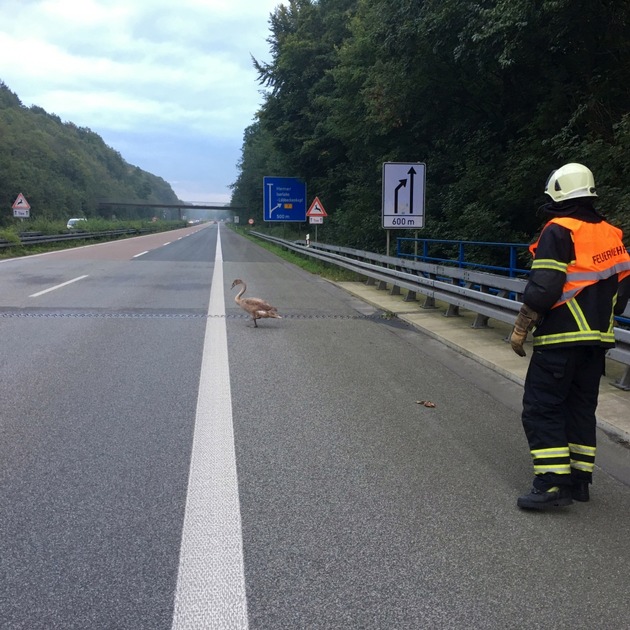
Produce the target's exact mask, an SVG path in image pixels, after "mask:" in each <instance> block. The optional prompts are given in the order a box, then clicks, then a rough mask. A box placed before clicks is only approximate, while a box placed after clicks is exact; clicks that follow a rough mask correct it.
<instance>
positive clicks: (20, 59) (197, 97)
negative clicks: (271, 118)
mask: <svg viewBox="0 0 630 630" xmlns="http://www.w3.org/2000/svg"><path fill="white" fill-rule="evenodd" d="M280 4H282V0H176V1H173V0H0V81H2V82H4V83H5V85H6V86H7V87H8V88H9V89H10V90H11V91H12V92H14V93H15V94H16V95H17V96H18V98H19V99H20V101H21V102H22V104H23V105H25V106H27V107H30V106H31V105H37V106H39V107H42V108H43V109H44V110H46V111H47V112H48V113H49V114H56V115H57V116H59V118H61V120H62V121H63V122H72V123H74V124H75V125H77V126H78V127H88V128H89V129H91V130H92V131H94V132H95V133H97V134H98V135H99V136H101V137H102V138H103V140H104V141H105V143H106V144H107V145H108V146H110V147H112V148H113V149H114V150H116V151H118V153H120V154H121V156H122V157H123V159H124V160H126V161H127V162H129V163H130V164H132V165H134V166H139V167H140V168H141V169H142V170H144V171H148V172H149V173H153V174H154V175H157V176H159V177H162V178H163V179H164V180H166V181H167V182H168V183H169V184H170V185H171V187H172V188H173V190H174V191H175V194H176V195H177V197H178V198H179V199H180V200H182V201H188V202H195V201H197V202H200V201H202V202H217V203H227V202H229V200H230V196H231V193H230V189H229V185H230V184H231V183H233V182H235V181H236V178H237V177H238V168H237V166H236V165H237V162H238V160H239V159H240V156H241V147H242V143H243V132H244V131H245V129H246V127H248V126H249V125H250V124H252V122H253V121H254V117H255V115H256V112H257V111H258V110H259V108H260V106H261V104H262V102H263V96H262V90H263V88H262V86H261V85H260V84H259V83H258V81H257V73H256V70H255V68H254V67H253V63H252V56H253V57H254V58H256V59H257V60H258V61H262V62H268V61H271V55H270V52H269V43H268V42H267V39H268V38H269V36H270V31H269V16H270V14H271V13H273V11H274V10H275V8H276V7H277V6H278V5H280Z"/></svg>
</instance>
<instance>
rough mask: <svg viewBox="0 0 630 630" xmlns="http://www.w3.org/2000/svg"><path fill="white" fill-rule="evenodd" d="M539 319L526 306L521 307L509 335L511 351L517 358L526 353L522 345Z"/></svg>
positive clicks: (534, 312)
mask: <svg viewBox="0 0 630 630" xmlns="http://www.w3.org/2000/svg"><path fill="white" fill-rule="evenodd" d="M539 319H540V315H539V314H538V313H537V312H536V311H532V309H531V308H529V306H527V305H526V304H523V306H521V310H520V311H519V313H518V316H517V317H516V321H515V322H514V328H513V329H512V334H511V335H510V345H511V346H512V350H514V352H516V354H518V356H519V357H524V356H525V354H526V353H525V349H524V348H523V344H524V343H525V340H526V339H527V333H528V332H529V331H530V330H531V329H532V328H533V327H534V326H535V325H536V324H537V322H538V320H539Z"/></svg>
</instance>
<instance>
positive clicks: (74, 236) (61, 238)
mask: <svg viewBox="0 0 630 630" xmlns="http://www.w3.org/2000/svg"><path fill="white" fill-rule="evenodd" d="M152 231H153V230H150V229H148V228H147V229H135V228H130V229H121V230H106V231H103V232H81V231H80V230H76V231H73V232H69V233H67V234H39V233H35V232H31V233H29V234H21V235H20V242H19V243H14V242H12V241H6V240H3V239H0V249H5V248H7V247H17V246H23V245H41V244H48V243H63V242H65V241H78V240H91V239H95V238H118V237H119V236H128V235H140V234H147V233H150V232H152Z"/></svg>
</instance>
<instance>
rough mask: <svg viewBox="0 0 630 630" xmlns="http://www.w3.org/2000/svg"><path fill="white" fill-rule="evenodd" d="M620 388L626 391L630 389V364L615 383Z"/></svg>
mask: <svg viewBox="0 0 630 630" xmlns="http://www.w3.org/2000/svg"><path fill="white" fill-rule="evenodd" d="M613 385H614V386H615V387H617V388H618V389H623V391H624V392H629V391H630V366H628V367H627V368H626V370H625V372H624V373H623V375H622V376H620V377H619V380H618V381H615V382H614V383H613Z"/></svg>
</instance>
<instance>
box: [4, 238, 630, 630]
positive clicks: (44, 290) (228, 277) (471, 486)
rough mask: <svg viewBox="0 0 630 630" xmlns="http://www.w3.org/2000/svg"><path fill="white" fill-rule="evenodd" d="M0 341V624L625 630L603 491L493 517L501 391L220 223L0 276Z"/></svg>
mask: <svg viewBox="0 0 630 630" xmlns="http://www.w3.org/2000/svg"><path fill="white" fill-rule="evenodd" d="M235 278H242V279H243V280H245V281H246V282H247V284H248V290H247V293H246V295H252V296H259V297H263V298H265V299H267V300H269V301H270V302H271V303H272V304H274V305H275V306H277V308H278V310H279V312H280V314H281V315H282V316H283V319H277V320H271V319H269V320H262V321H260V322H259V325H258V328H254V327H253V326H252V323H251V321H250V320H248V319H247V317H246V315H245V313H244V312H243V311H242V310H240V309H239V308H238V307H237V305H236V304H235V303H234V301H233V297H234V295H235V294H236V291H237V289H234V290H232V289H230V287H231V284H232V281H233V280H234V279H235ZM0 339H1V344H2V345H1V347H2V353H1V363H0V534H1V536H0V628H2V629H5V628H6V629H11V630H13V629H24V630H37V629H56V628H63V629H66V628H68V629H70V628H72V629H75V628H76V629H86V630H87V629H89V630H95V629H112V630H121V629H125V630H127V629H129V630H144V629H147V630H159V629H169V628H178V629H179V628H182V629H189V628H190V629H193V628H195V629H196V628H199V629H215V628H216V629H221V630H222V629H224V628H225V629H232V628H251V629H265V630H281V629H287V630H300V629H309V630H310V629H331V630H337V629H355V628H356V629H386V630H393V629H401V630H402V629H425V628H427V629H435V628H455V629H460V628H461V629H468V628H478V629H479V628H501V629H511V628H514V629H530V628H531V629H535V628H545V629H548V628H576V629H577V628H590V629H593V628H596V629H598V628H602V629H604V628H605V629H617V628H619V629H622V628H630V607H629V606H628V585H629V584H630V545H629V544H628V542H629V540H630V526H629V524H628V523H629V520H628V516H629V514H630V488H629V487H628V486H626V485H624V484H623V483H622V482H620V481H619V480H618V476H616V477H613V476H611V475H609V474H608V473H607V472H606V471H605V470H603V469H601V468H598V469H597V470H596V473H595V483H594V485H593V487H592V491H591V494H592V499H591V501H590V502H589V503H586V504H574V505H573V506H571V507H569V508H566V509H564V510H561V511H556V512H550V513H529V512H523V511H520V510H518V508H517V507H516V497H517V496H518V495H519V494H521V493H523V492H524V491H526V490H528V488H529V485H530V482H531V472H532V471H531V461H530V458H529V453H528V448H527V444H526V441H525V438H524V436H523V432H522V429H521V426H520V419H519V409H520V399H521V395H522V393H521V391H520V388H519V387H518V386H517V385H516V384H514V383H512V382H509V381H507V380H505V379H503V378H501V377H500V376H497V375H496V374H494V373H492V372H491V371H489V370H487V369H486V368H483V367H480V366H479V365H477V364H475V363H474V362H472V361H471V360H469V359H467V358H465V357H462V356H458V355H457V354H455V353H454V352H453V351H452V350H449V349H447V348H445V347H443V346H441V345H440V344H439V343H438V342H437V341H435V340H432V339H430V338H428V337H426V336H424V335H422V334H421V333H420V332H418V331H416V330H414V329H412V328H411V327H408V326H406V325H405V324H403V323H401V322H400V321H398V320H396V319H387V318H386V317H384V316H383V314H382V313H379V312H378V311H376V310H375V309H374V308H372V307H370V306H368V305H367V304H364V303H362V302H360V301H358V300H356V299H355V298H352V297H350V296H349V295H348V294H347V293H345V292H344V291H342V290H341V289H339V288H338V287H336V286H335V285H334V284H331V283H329V282H327V281H325V280H322V279H320V278H318V277H314V276H311V275H309V274H306V273H305V272H303V271H300V270H299V269H297V268H295V267H294V266H292V265H290V264H288V263H286V262H284V261H282V260H280V259H278V258H277V257H275V256H273V255H272V254H270V253H269V252H267V251H266V250H264V249H262V248H260V247H258V246H257V245H255V244H253V243H251V242H249V241H248V240H246V239H244V238H242V237H240V236H238V235H236V234H234V233H233V232H232V231H231V230H229V229H226V228H225V227H223V226H221V227H220V229H219V227H218V226H216V225H210V226H202V227H194V228H187V229H184V230H178V231H175V232H172V233H168V234H158V235H151V236H145V237H139V238H134V239H129V240H125V241H119V242H113V243H107V244H102V245H93V246H88V247H85V248H81V249H74V250H67V251H65V252H57V253H52V254H46V255H38V256H32V257H27V258H22V259H14V260H9V261H4V262H0ZM420 400H426V401H430V402H432V403H434V405H435V406H434V407H425V406H424V405H420V404H418V402H417V401H420ZM607 448H610V447H607ZM612 448H614V449H617V450H616V452H615V453H614V457H615V462H616V464H615V465H616V466H617V468H619V467H622V468H623V467H625V468H626V469H628V468H630V455H629V451H628V450H627V449H625V448H624V447H623V446H620V445H619V446H613V447H612Z"/></svg>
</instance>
